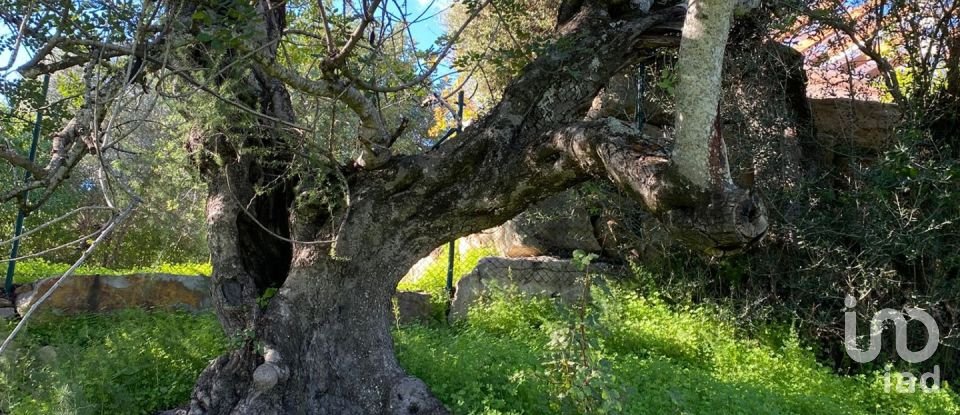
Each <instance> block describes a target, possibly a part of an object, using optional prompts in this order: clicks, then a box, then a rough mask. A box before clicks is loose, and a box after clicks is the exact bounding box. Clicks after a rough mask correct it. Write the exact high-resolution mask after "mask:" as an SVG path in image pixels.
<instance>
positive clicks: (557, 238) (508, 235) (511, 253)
mask: <svg viewBox="0 0 960 415" xmlns="http://www.w3.org/2000/svg"><path fill="white" fill-rule="evenodd" d="M494 241H495V243H496V247H497V250H498V251H499V252H500V253H501V254H502V255H504V256H506V257H511V258H519V257H535V256H543V255H557V256H561V257H569V256H570V255H571V254H572V253H573V251H575V250H577V249H581V250H584V251H587V252H600V250H601V247H600V244H599V243H598V242H597V238H596V237H595V236H594V234H593V223H592V222H591V221H590V215H589V214H588V213H587V210H586V208H584V207H583V206H582V204H579V203H577V200H576V197H575V196H574V193H573V192H571V191H567V192H563V193H559V194H556V195H554V196H551V197H550V198H548V199H546V200H544V201H542V202H540V203H538V204H537V205H536V206H534V207H533V208H531V209H528V210H527V211H525V212H523V213H521V214H519V215H517V217H515V218H513V219H511V220H509V221H507V222H506V223H504V224H503V225H501V226H500V228H499V229H497V231H496V233H495V238H494Z"/></svg>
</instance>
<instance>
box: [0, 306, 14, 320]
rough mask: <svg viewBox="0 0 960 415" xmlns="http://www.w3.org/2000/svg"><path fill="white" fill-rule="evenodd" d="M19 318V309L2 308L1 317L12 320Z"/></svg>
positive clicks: (0, 309) (0, 310)
mask: <svg viewBox="0 0 960 415" xmlns="http://www.w3.org/2000/svg"><path fill="white" fill-rule="evenodd" d="M15 318H17V309H15V308H13V307H3V308H0V319H7V320H12V319H15Z"/></svg>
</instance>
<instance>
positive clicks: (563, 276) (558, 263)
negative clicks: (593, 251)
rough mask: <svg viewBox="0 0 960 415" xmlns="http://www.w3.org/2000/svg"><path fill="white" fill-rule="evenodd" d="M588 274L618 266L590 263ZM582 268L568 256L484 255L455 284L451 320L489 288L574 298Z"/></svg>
mask: <svg viewBox="0 0 960 415" xmlns="http://www.w3.org/2000/svg"><path fill="white" fill-rule="evenodd" d="M589 271H590V272H591V273H602V274H605V275H613V276H615V275H620V274H622V272H623V270H622V269H621V268H620V267H617V266H612V265H607V264H601V263H598V264H592V265H591V266H590V269H589ZM584 275H585V273H584V271H581V270H579V269H578V268H577V266H576V264H574V263H573V261H572V260H570V259H558V258H553V257H532V258H504V257H487V258H483V259H481V260H480V262H479V263H478V264H477V267H476V268H474V269H473V271H471V272H470V273H469V274H467V275H465V276H464V277H463V278H462V279H461V280H460V282H458V283H457V289H456V296H455V297H454V298H453V302H452V303H451V304H450V320H452V321H455V320H460V319H463V318H465V317H466V316H467V311H468V310H469V309H470V307H471V306H472V305H473V304H475V303H476V302H477V301H479V300H480V299H482V298H483V297H484V295H485V294H486V293H487V292H488V291H489V290H490V289H492V288H497V289H507V288H509V289H516V290H517V292H518V293H520V294H522V295H536V296H545V297H549V298H558V299H560V300H561V301H575V300H577V299H579V298H580V295H581V294H582V293H583V281H582V277H583V276H584Z"/></svg>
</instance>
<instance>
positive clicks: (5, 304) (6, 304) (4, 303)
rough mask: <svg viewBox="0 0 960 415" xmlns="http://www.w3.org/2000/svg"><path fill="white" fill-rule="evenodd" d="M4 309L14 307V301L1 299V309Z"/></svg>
mask: <svg viewBox="0 0 960 415" xmlns="http://www.w3.org/2000/svg"><path fill="white" fill-rule="evenodd" d="M4 307H13V301H10V300H9V299H7V298H6V297H0V308H4Z"/></svg>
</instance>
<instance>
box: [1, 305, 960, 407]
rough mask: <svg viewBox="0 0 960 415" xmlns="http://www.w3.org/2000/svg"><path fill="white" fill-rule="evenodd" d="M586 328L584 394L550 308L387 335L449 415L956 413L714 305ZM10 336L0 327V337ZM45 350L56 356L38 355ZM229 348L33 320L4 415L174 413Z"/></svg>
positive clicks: (6, 384)
mask: <svg viewBox="0 0 960 415" xmlns="http://www.w3.org/2000/svg"><path fill="white" fill-rule="evenodd" d="M586 319H588V320H589V321H590V323H589V324H588V325H587V330H588V335H589V336H590V338H591V339H593V341H592V342H591V346H590V350H589V352H588V353H589V354H590V357H591V359H592V360H593V361H594V362H596V363H597V364H596V366H595V367H592V368H591V370H592V371H593V372H595V373H591V374H590V376H591V379H593V382H594V384H593V386H591V388H593V389H589V390H585V391H581V392H584V393H586V395H583V394H581V395H578V394H577V390H576V389H573V390H571V389H570V388H569V387H567V386H568V385H567V386H564V380H563V379H561V378H559V377H558V375H557V371H556V370H553V369H552V368H554V367H555V366H556V364H557V361H558V356H559V354H558V353H559V352H561V351H562V348H558V347H557V343H558V342H557V339H558V333H559V334H562V333H565V332H566V330H568V329H569V328H570V327H571V321H572V320H571V313H570V312H569V309H565V308H561V307H559V306H557V305H556V304H554V303H553V302H552V301H551V300H548V299H529V298H519V297H516V296H514V295H511V294H504V293H500V294H494V295H493V296H492V297H491V300H490V301H488V302H487V303H485V304H483V305H481V306H478V307H475V308H474V309H473V310H471V312H470V317H469V320H468V322H466V323H461V324H457V325H454V326H440V325H435V326H403V327H401V328H399V329H398V330H396V331H395V332H394V338H395V341H396V348H397V355H398V357H399V359H400V362H401V364H403V366H404V367H405V368H406V369H407V370H408V371H409V372H410V373H411V374H413V375H415V376H418V377H420V378H421V379H423V380H424V381H426V382H427V384H429V385H430V387H431V388H432V390H433V392H434V393H435V394H436V395H437V396H438V397H439V398H440V399H441V400H442V401H443V402H444V403H445V404H446V405H447V406H448V407H449V408H450V409H452V410H453V412H454V413H456V414H487V415H502V414H552V413H571V414H574V413H576V414H585V413H603V412H602V411H601V410H600V409H602V408H595V409H596V410H594V411H585V410H583V409H582V408H583V407H582V406H577V400H578V399H579V400H583V399H590V397H589V394H590V393H594V392H596V393H598V394H599V395H598V397H599V398H602V399H608V400H609V399H615V400H616V401H617V403H618V405H617V407H616V408H617V409H616V410H613V411H607V412H606V413H620V414H714V413H718V414H720V413H722V414H751V415H752V414H824V413H842V414H956V413H960V406H958V403H960V400H958V398H957V396H956V395H955V394H954V393H953V392H952V391H951V390H950V387H949V385H946V383H945V384H944V385H945V390H943V391H940V392H937V393H921V392H917V393H914V394H891V393H885V392H884V391H883V381H882V378H881V377H880V376H881V374H874V375H866V376H853V377H848V376H838V375H836V374H835V373H833V372H832V371H830V370H829V369H827V368H825V367H823V366H821V365H820V364H818V363H817V362H816V361H815V359H814V354H813V353H812V351H811V350H809V349H808V348H805V347H803V346H802V345H801V344H800V342H799V341H798V340H797V335H796V334H795V333H794V332H792V331H791V330H790V329H789V328H786V329H785V328H781V327H771V328H770V329H769V330H768V331H767V332H765V333H762V334H761V335H758V336H754V337H752V336H749V335H747V334H746V333H744V332H743V331H742V330H739V329H738V328H737V327H736V325H735V324H734V323H732V321H733V320H732V319H730V318H727V317H724V315H723V313H722V312H718V311H717V310H716V309H715V308H714V307H699V306H696V307H693V306H691V307H675V306H669V305H667V304H665V303H663V302H661V301H658V300H656V299H650V298H645V297H643V296H640V295H638V294H636V292H634V291H631V290H626V289H620V288H612V289H610V290H609V291H606V292H600V291H599V290H596V291H595V293H594V305H593V306H591V308H589V310H588V311H587V313H586ZM10 328H12V325H11V324H10V323H0V332H4V331H8V330H9V329H10ZM758 337H759V338H758ZM47 345H52V346H53V347H54V349H55V350H56V354H57V357H56V358H55V359H49V358H48V357H44V356H45V354H44V353H45V352H44V349H42V347H43V346H47ZM225 347H226V341H225V339H224V338H223V335H222V333H221V330H220V328H219V327H218V325H217V322H216V319H215V318H214V317H213V316H212V315H209V314H203V315H193V314H186V313H161V312H156V313H154V312H144V311H124V312H120V313H115V314H109V315H102V316H81V317H67V318H60V319H57V320H53V321H49V322H36V323H32V324H31V325H30V327H29V328H28V330H27V331H26V332H25V333H23V334H22V335H21V337H20V338H19V339H18V344H17V347H16V349H15V350H14V351H15V353H14V354H11V355H9V356H6V357H4V358H3V359H2V360H0V391H3V392H4V393H0V412H3V413H8V414H46V413H70V414H80V415H83V414H102V413H124V414H128V413H129V414H138V413H139V414H146V413H152V412H153V411H156V410H160V409H167V408H171V407H174V406H177V405H180V404H182V403H183V402H185V401H186V400H187V399H188V397H189V393H190V389H191V388H192V385H193V382H194V380H195V379H196V377H197V375H198V374H199V373H200V371H201V370H202V369H203V367H204V366H206V364H207V363H208V361H209V360H210V359H212V358H213V357H215V356H217V355H219V354H220V353H222V352H223V351H224V349H225ZM604 396H605V397H606V398H604ZM578 408H579V409H578Z"/></svg>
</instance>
